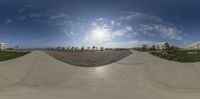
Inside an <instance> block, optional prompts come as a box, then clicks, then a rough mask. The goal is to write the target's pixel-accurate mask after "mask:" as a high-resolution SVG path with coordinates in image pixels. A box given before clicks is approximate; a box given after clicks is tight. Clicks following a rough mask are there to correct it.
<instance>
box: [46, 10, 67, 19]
mask: <svg viewBox="0 0 200 99" xmlns="http://www.w3.org/2000/svg"><path fill="white" fill-rule="evenodd" d="M65 17H66V14H65V13H63V12H59V13H58V14H54V15H51V16H50V17H49V18H50V19H51V20H55V19H60V18H65Z"/></svg>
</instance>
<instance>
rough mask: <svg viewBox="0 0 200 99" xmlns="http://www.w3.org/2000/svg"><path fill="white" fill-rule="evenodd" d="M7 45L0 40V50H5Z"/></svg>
mask: <svg viewBox="0 0 200 99" xmlns="http://www.w3.org/2000/svg"><path fill="white" fill-rule="evenodd" d="M7 47H8V45H7V44H6V43H2V42H0V50H6V49H7Z"/></svg>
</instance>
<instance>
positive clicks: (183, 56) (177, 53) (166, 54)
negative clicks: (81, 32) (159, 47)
mask: <svg viewBox="0 0 200 99" xmlns="http://www.w3.org/2000/svg"><path fill="white" fill-rule="evenodd" d="M150 53H151V54H152V55H155V56H158V57H161V58H164V59H168V60H173V61H179V62H200V51H187V50H165V51H150Z"/></svg>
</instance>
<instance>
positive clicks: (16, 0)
mask: <svg viewBox="0 0 200 99" xmlns="http://www.w3.org/2000/svg"><path fill="white" fill-rule="evenodd" d="M199 9H200V1H199V0H0V42H5V43H7V44H8V45H9V46H10V47H14V46H20V47H21V48H43V47H56V46H93V45H95V46H99V47H100V46H104V47H136V46H141V45H142V44H154V43H157V42H169V43H170V44H172V45H176V46H179V47H184V46H185V45H187V44H190V43H193V42H198V41H200V33H199V31H200V13H199Z"/></svg>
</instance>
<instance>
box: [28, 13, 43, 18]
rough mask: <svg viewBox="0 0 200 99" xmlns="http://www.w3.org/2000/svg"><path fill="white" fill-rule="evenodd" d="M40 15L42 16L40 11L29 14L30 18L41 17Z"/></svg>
mask: <svg viewBox="0 0 200 99" xmlns="http://www.w3.org/2000/svg"><path fill="white" fill-rule="evenodd" d="M40 16H41V15H40V14H38V13H31V14H30V15H29V17H30V18H38V17H40Z"/></svg>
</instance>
